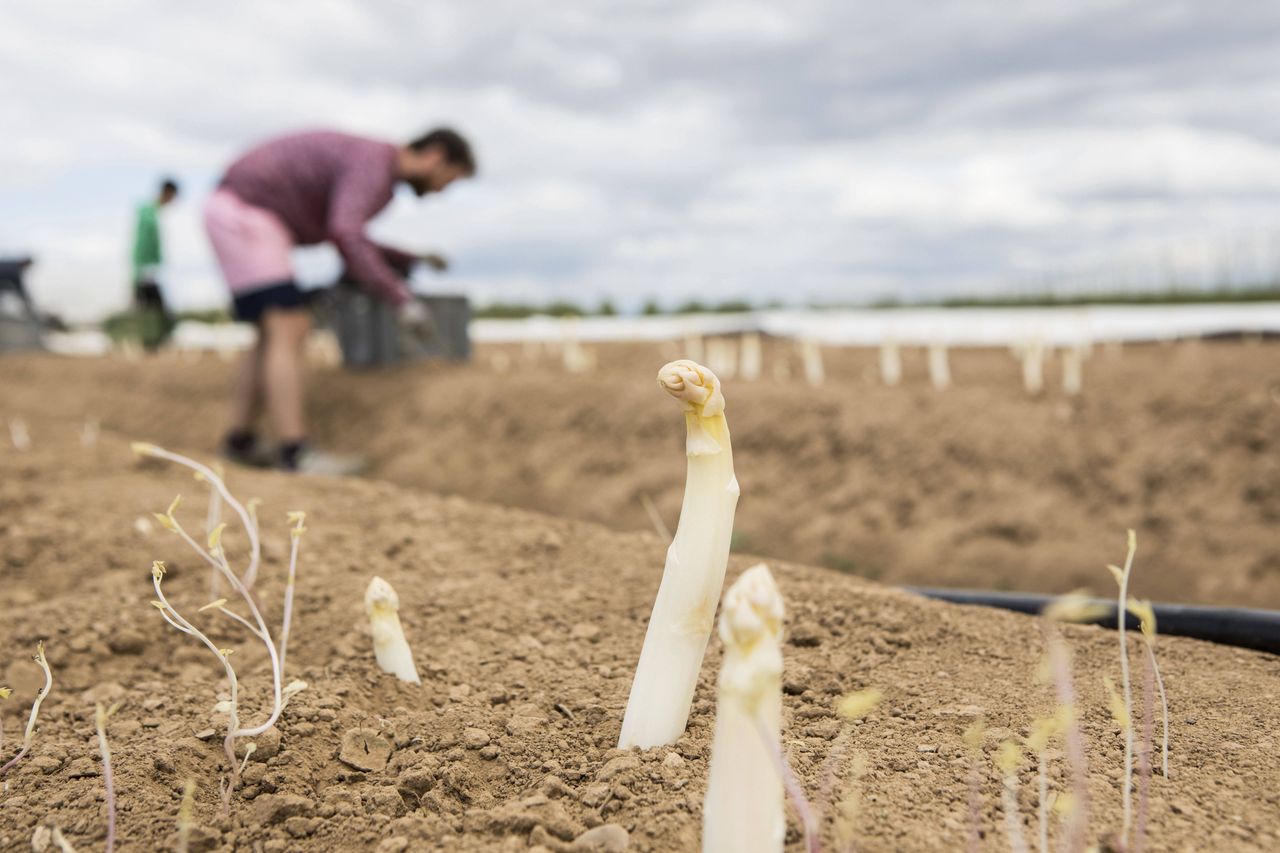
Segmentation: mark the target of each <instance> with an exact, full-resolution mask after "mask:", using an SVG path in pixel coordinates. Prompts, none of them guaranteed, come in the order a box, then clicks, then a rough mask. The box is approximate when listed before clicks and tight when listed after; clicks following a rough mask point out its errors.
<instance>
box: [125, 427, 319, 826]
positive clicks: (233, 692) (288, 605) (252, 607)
mask: <svg viewBox="0 0 1280 853" xmlns="http://www.w3.org/2000/svg"><path fill="white" fill-rule="evenodd" d="M133 450H134V452H135V453H137V454H139V455H142V456H152V457H155V458H159V459H167V460H169V461H172V462H177V463H178V464H180V465H184V466H185V467H187V468H188V469H190V470H192V471H194V472H196V473H197V474H199V475H200V477H201V478H202V479H203V480H204V481H205V482H207V483H209V484H210V486H211V487H212V488H213V489H214V490H216V491H217V492H218V494H219V495H220V496H221V498H222V500H223V501H225V502H226V505H227V506H229V507H230V508H231V509H232V510H233V511H234V512H235V514H236V515H237V516H238V517H239V518H240V520H241V522H242V523H243V525H244V528H245V531H246V533H247V534H248V536H249V542H250V558H249V568H248V569H247V570H246V571H245V573H244V575H243V577H242V576H239V575H237V574H236V573H235V572H234V571H232V570H231V565H230V563H228V561H227V554H226V550H225V549H224V548H223V546H222V533H223V530H224V529H225V528H226V525H225V524H219V525H218V526H217V527H215V528H214V529H213V530H212V531H210V532H209V535H208V541H207V546H202V545H201V544H200V543H198V542H196V540H195V539H194V538H192V536H191V534H190V533H188V532H187V531H186V529H185V528H184V527H183V526H182V524H181V523H180V522H179V521H178V519H177V517H176V516H175V513H176V512H177V509H178V506H179V505H180V503H181V499H180V497H179V498H174V500H173V503H171V504H170V505H169V509H168V511H167V512H164V513H155V514H154V516H155V519H156V521H158V522H159V523H160V525H161V526H162V527H164V528H165V529H166V530H168V531H170V532H172V533H175V534H177V536H178V537H179V538H181V539H182V540H183V542H185V543H186V544H187V545H188V546H189V547H191V548H192V549H193V550H194V551H195V552H196V553H197V554H199V555H200V557H201V558H202V559H204V560H205V561H206V562H207V563H209V564H210V565H211V566H212V567H213V568H214V570H215V571H217V572H219V573H220V574H221V576H222V579H223V580H224V581H225V582H226V583H227V584H229V585H230V587H231V589H232V590H233V591H234V592H235V593H236V594H237V595H238V596H239V597H240V599H241V600H242V601H243V603H244V605H245V607H246V608H247V609H248V611H249V614H250V618H249V619H246V618H244V617H243V616H241V615H240V614H238V613H236V612H235V611H233V610H230V609H228V608H227V600H226V599H225V598H220V599H218V600H216V601H213V602H210V603H209V604H206V605H205V606H204V607H201V608H200V610H201V611H205V610H216V611H217V612H219V613H221V614H223V615H224V616H226V617H227V618H228V619H231V620H232V621H233V622H236V623H237V624H239V625H241V626H242V627H244V628H245V629H246V630H248V631H249V633H250V634H252V635H253V636H254V637H256V638H257V639H258V640H259V641H260V642H261V643H262V644H263V646H264V647H265V648H266V651H267V660H268V662H269V664H270V667H271V686H272V691H271V710H270V713H269V714H268V716H267V718H266V719H265V720H263V721H262V722H261V723H259V724H258V725H256V726H253V727H247V728H242V727H241V725H240V717H239V704H238V691H239V682H238V680H237V678H236V672H235V668H234V667H232V665H231V654H232V651H233V650H232V649H224V648H219V647H218V646H217V645H216V644H215V643H214V642H213V641H212V640H210V639H209V637H208V635H207V634H205V633H204V632H203V631H201V630H200V629H199V628H196V627H195V625H193V624H192V623H191V622H190V621H189V620H188V619H186V617H184V616H182V615H181V614H180V613H179V612H178V610H177V609H176V608H175V607H174V606H173V604H172V603H171V602H170V601H169V599H168V598H167V597H166V596H165V593H164V590H163V589H162V581H163V580H164V575H165V565H164V563H163V562H160V561H158V560H157V561H155V562H153V563H152V566H151V580H152V586H153V588H154V589H155V593H156V599H157V600H155V601H153V602H152V605H153V606H154V607H155V608H156V609H158V610H159V611H160V615H161V616H162V617H163V618H164V620H165V621H166V622H168V623H169V624H170V625H172V626H173V627H174V628H176V629H178V630H179V631H181V632H182V633H184V634H188V635H190V636H192V637H195V638H196V639H197V640H199V641H200V642H201V643H203V644H204V646H205V647H206V648H208V649H209V651H211V652H212V653H213V654H214V655H215V656H216V657H217V658H218V661H219V663H220V664H221V665H222V667H223V671H224V673H225V674H226V676H227V684H228V686H229V689H230V698H229V699H228V700H226V701H225V702H220V703H219V705H218V707H219V710H222V711H225V712H226V713H227V733H226V736H225V737H224V738H223V748H224V749H225V751H226V754H227V763H228V774H227V777H226V778H225V779H224V780H223V782H222V784H221V785H220V791H221V794H222V809H223V813H224V814H227V813H229V812H230V808H231V797H232V795H233V793H234V792H235V787H236V784H237V782H238V781H239V778H240V771H241V769H242V765H240V764H239V763H238V761H237V759H236V748H235V743H236V740H237V739H239V738H243V737H250V738H251V737H257V736H258V735H260V734H262V733H264V732H266V731H267V730H268V729H270V728H271V727H272V726H274V725H275V724H276V721H277V720H279V719H280V715H281V713H283V711H284V708H285V705H287V704H288V702H289V699H290V698H291V697H292V696H293V695H295V694H296V693H297V692H298V691H300V690H303V689H305V688H306V684H305V683H304V682H301V681H293V682H290V683H289V684H285V683H284V661H285V652H286V651H287V644H288V637H289V628H290V625H291V619H292V613H293V592H294V580H295V575H296V571H297V556H298V542H299V539H300V537H301V536H302V534H303V533H304V532H305V531H306V528H305V527H304V526H303V521H304V518H305V517H304V515H303V514H302V513H300V512H291V513H289V514H288V519H289V521H290V522H291V523H292V524H293V528H292V529H291V530H290V540H291V548H290V558H289V577H288V582H287V585H286V587H285V594H284V613H283V616H282V624H281V629H280V636H281V640H280V643H279V646H277V644H276V642H275V640H274V639H273V638H272V636H271V630H270V629H269V628H268V627H267V623H266V620H265V619H263V616H262V611H261V610H260V609H259V608H258V604H257V601H256V600H255V599H254V596H253V595H252V594H251V593H250V592H249V586H250V584H251V582H252V578H253V576H254V575H255V574H256V572H257V565H258V561H259V558H260V554H261V551H260V543H259V539H258V518H257V513H256V511H255V501H252V500H251V501H249V502H248V504H247V505H245V504H241V503H240V502H239V501H238V500H236V499H235V497H233V496H232V495H231V493H230V491H228V490H227V487H226V484H225V483H223V481H222V478H221V477H220V476H218V474H216V473H215V472H214V471H213V469H211V468H209V467H208V466H205V465H201V464H200V463H198V462H195V461H193V460H191V459H188V458H187V457H185V456H181V455H179V454H177V453H171V452H169V451H167V450H164V449H162V448H159V447H156V446H155V445H152V444H142V443H135V444H134V445H133Z"/></svg>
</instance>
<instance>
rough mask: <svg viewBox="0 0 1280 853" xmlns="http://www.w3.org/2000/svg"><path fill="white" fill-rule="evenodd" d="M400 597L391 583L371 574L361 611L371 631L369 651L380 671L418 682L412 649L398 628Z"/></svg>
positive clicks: (402, 630) (419, 681)
mask: <svg viewBox="0 0 1280 853" xmlns="http://www.w3.org/2000/svg"><path fill="white" fill-rule="evenodd" d="M399 609H400V597H399V596H398V595H396V591H395V590H394V589H392V588H391V584H389V583H387V582H386V581H384V580H383V579H382V578H379V577H375V578H374V579H373V580H371V581H369V588H368V589H367V590H365V593H364V610H365V613H366V614H368V616H369V630H370V631H371V632H372V634H373V654H374V658H375V659H376V660H377V661H378V666H379V667H380V668H381V669H382V671H383V672H389V673H391V674H392V675H394V676H395V677H396V678H399V679H400V680H401V681H408V682H410V683H412V684H421V683H422V680H421V679H420V678H418V668H417V666H415V665H414V663H413V651H412V650H411V649H410V648H409V643H408V641H407V640H405V638H404V629H403V628H402V627H400V615H399V613H398V612H397V611H399Z"/></svg>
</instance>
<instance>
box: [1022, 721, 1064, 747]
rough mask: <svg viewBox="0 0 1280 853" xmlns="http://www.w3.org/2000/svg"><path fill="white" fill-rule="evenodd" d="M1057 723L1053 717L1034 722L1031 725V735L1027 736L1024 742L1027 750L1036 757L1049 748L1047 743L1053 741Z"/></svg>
mask: <svg viewBox="0 0 1280 853" xmlns="http://www.w3.org/2000/svg"><path fill="white" fill-rule="evenodd" d="M1057 731H1058V721H1057V720H1056V719H1055V718H1053V717H1048V718H1045V719H1042V720H1036V721H1035V722H1034V723H1032V725H1031V734H1029V735H1027V737H1026V738H1025V740H1024V742H1025V743H1026V745H1027V749H1029V750H1031V751H1032V752H1033V753H1036V754H1037V755H1038V754H1040V753H1042V752H1044V751H1045V750H1046V749H1048V748H1049V741H1051V740H1053V736H1054V735H1055V734H1057Z"/></svg>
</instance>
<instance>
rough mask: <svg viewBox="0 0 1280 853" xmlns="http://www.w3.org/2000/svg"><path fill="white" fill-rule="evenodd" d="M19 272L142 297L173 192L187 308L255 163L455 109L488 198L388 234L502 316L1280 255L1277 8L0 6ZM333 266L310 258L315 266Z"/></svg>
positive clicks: (1264, 265)
mask: <svg viewBox="0 0 1280 853" xmlns="http://www.w3.org/2000/svg"><path fill="white" fill-rule="evenodd" d="M0 32H2V33H4V38H3V42H4V49H3V50H0V81H3V82H0V92H3V100H2V101H0V103H3V112H4V121H3V124H2V125H0V128H2V129H0V253H3V252H6V251H9V252H13V251H30V252H33V253H34V254H36V255H37V256H38V259H39V265H38V267H37V269H36V271H35V272H34V274H33V276H32V288H33V290H34V291H35V293H36V296H37V297H38V299H39V300H40V301H41V302H42V304H43V305H44V306H46V307H48V308H51V309H55V310H60V311H63V312H65V313H67V314H69V315H71V316H73V317H87V316H93V315H94V314H99V313H102V312H104V311H107V310H110V309H112V308H115V307H118V306H120V305H123V304H124V303H125V301H126V299H127V293H128V282H127V263H126V257H127V250H128V239H129V229H130V218H131V210H132V208H133V206H134V205H135V204H136V203H137V202H138V201H139V200H140V199H142V198H143V197H144V196H146V195H148V194H149V193H150V192H151V190H152V187H153V185H154V183H155V182H156V180H157V178H158V176H159V175H161V174H166V173H169V174H174V175H176V176H177V177H179V178H180V179H181V181H182V183H183V186H184V190H185V193H184V197H183V199H182V201H181V203H180V204H178V205H176V206H175V207H174V208H173V209H172V210H171V211H170V213H169V214H168V216H167V221H166V223H165V229H166V234H167V238H168V246H167V248H168V250H169V254H170V261H171V262H170V264H169V269H168V271H167V278H166V281H165V284H166V289H167V290H168V291H169V293H170V295H171V297H172V298H173V300H174V301H175V302H177V303H178V304H180V305H184V306H198V305H209V304H218V303H220V302H221V301H222V299H223V296H222V291H221V286H220V284H219V282H218V279H217V275H216V272H215V270H214V269H213V267H212V265H211V259H210V256H209V250H208V248H207V245H206V243H205V239H204V236H203V234H202V232H201V229H200V224H199V207H200V204H201V202H202V201H203V198H204V197H205V196H206V195H207V193H208V192H209V191H210V189H211V187H212V186H213V185H214V184H215V183H216V181H217V178H218V175H219V174H220V172H221V170H222V168H223V167H224V166H225V165H226V164H227V162H229V160H230V159H231V158H233V157H234V156H235V155H236V153H237V151H239V150H240V149H241V148H243V147H244V146H246V145H248V144H250V143H252V142H254V141H256V140H259V139H261V138H262V137H265V136H269V135H271V134H274V133H280V132H285V131H290V130H296V129H304V128H313V127H336V128H343V129H347V130H351V131H354V132H359V133H365V134H369V135H376V136H380V137H384V138H387V139H392V140H402V139H405V138H408V137H409V136H411V135H414V134H416V133H418V132H419V131H420V130H422V129H424V128H427V127H429V126H432V125H434V124H436V123H441V122H447V123H449V124H452V125H455V126H456V127H458V128H459V129H461V130H463V131H464V132H465V133H467V134H468V135H469V136H471V137H472V138H473V139H474V140H475V143H476V147H477V150H478V154H479V158H480V161H481V170H482V171H481V176H480V179H479V180H476V181H474V182H471V183H469V184H466V185H459V186H455V187H454V188H452V189H450V190H449V192H448V193H446V194H445V195H444V196H443V197H438V198H434V199H431V200H429V201H426V202H423V203H418V202H416V201H414V200H412V199H409V198H398V199H397V200H396V202H395V203H394V204H393V205H392V207H391V208H389V209H388V211H387V213H386V214H385V215H384V216H383V217H382V218H381V219H380V220H378V221H377V222H375V223H374V224H373V226H372V228H373V230H374V231H375V233H377V234H379V235H380V236H382V237H384V238H386V239H388V240H395V241H398V242H400V243H401V244H403V245H405V246H406V247H410V248H421V249H439V250H441V251H443V252H445V253H446V254H449V255H450V256H451V257H452V258H453V259H454V261H455V263H456V268H455V271H454V273H452V274H451V275H450V276H449V277H448V278H447V279H441V280H439V281H438V282H437V283H435V285H434V286H437V287H443V288H446V289H448V288H461V289H466V290H467V291H468V292H470V293H471V294H472V295H473V296H474V297H476V298H478V299H480V300H481V301H485V300H492V299H511V300H515V299H550V298H569V299H576V300H578V301H581V302H585V303H588V304H592V303H595V302H598V301H599V300H600V299H602V298H605V297H609V298H612V299H614V300H615V301H616V302H618V303H619V304H621V305H624V306H634V305H638V304H639V303H641V302H642V301H644V300H646V299H648V298H651V297H655V298H658V299H660V300H662V301H665V302H668V303H675V302H679V301H683V300H685V299H689V298H695V297H696V298H702V299H704V300H711V301H715V300H721V299H731V298H749V299H752V300H757V301H762V300H768V299H782V300H786V301H790V302H801V301H840V302H854V301H863V300H870V299H876V298H882V297H886V296H898V297H900V298H904V299H911V298H921V297H928V296H934V295H939V294H952V293H960V292H979V291H982V292H985V291H994V290H1001V289H1010V288H1013V289H1025V288H1033V287H1043V286H1045V285H1046V283H1047V284H1049V285H1053V286H1059V287H1067V286H1070V287H1081V286H1089V285H1091V284H1093V283H1098V284H1105V283H1108V282H1110V281H1112V280H1118V281H1123V282H1124V283H1126V284H1129V285H1131V286H1142V285H1156V284H1161V283H1165V282H1168V281H1170V280H1173V281H1177V282H1179V283H1183V282H1186V281H1190V280H1195V279H1205V278H1215V279H1221V278H1224V277H1225V278H1231V279H1235V280H1240V281H1243V280H1247V279H1250V278H1256V277H1257V276H1259V275H1261V274H1263V273H1267V272H1274V271H1275V270H1277V269H1280V205H1278V202H1280V109H1277V105H1280V61H1277V56H1280V6H1278V5H1276V4H1274V3H1265V2H1255V0H1219V2H1216V3H1212V4H1211V3H1204V2H1181V1H1180V0H1070V2H1065V0H1062V2H1048V0H1046V2H1039V3H1030V4H1016V3H1011V2H1008V1H1007V0H999V2H994V0H962V2H961V1H960V0H929V2H923V0H917V2H914V3H910V2H905V3H892V4H890V3H882V2H872V0H785V2H782V1H781V0H779V1H778V2H736V0H728V1H727V2H722V1H721V0H705V1H704V0H616V1H615V2H599V0H592V2H576V0H575V1H574V2H570V0H566V2H556V3H539V4H532V3H528V2H522V0H488V2H478V3H461V2H452V3H441V2H387V0H382V1H381V2H368V0H366V2H356V0H312V2H309V3H306V4H298V3H288V4H285V3H267V2H261V0H254V2H224V3H218V4H188V3H169V2H164V0H115V2H111V3H83V2H75V3H72V2H67V0H16V2H13V0H11V2H7V3H5V4H3V6H0ZM331 264H332V259H331V258H330V257H329V256H327V255H326V254H324V253H323V252H314V251H313V252H310V253H307V254H306V255H305V256H304V257H303V258H302V259H301V260H300V269H301V271H302V273H303V274H304V275H305V276H306V277H310V278H315V279H322V278H323V277H324V276H325V275H326V274H328V271H329V268H330V266H331Z"/></svg>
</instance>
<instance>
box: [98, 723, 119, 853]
mask: <svg viewBox="0 0 1280 853" xmlns="http://www.w3.org/2000/svg"><path fill="white" fill-rule="evenodd" d="M118 710H120V703H119V702H117V703H115V704H114V705H112V706H111V707H110V708H104V707H103V706H102V703H101V702H99V703H97V706H96V707H95V708H94V715H93V721H94V728H95V729H97V732H98V752H99V753H100V754H101V755H102V781H103V784H104V785H105V786H106V789H107V853H112V851H113V850H115V849H116V785H115V777H114V776H113V775H112V772H111V747H110V746H108V745H107V720H109V719H111V715H112V714H114V713H115V712H116V711H118Z"/></svg>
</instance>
